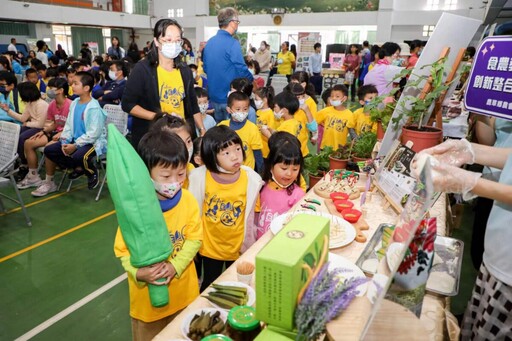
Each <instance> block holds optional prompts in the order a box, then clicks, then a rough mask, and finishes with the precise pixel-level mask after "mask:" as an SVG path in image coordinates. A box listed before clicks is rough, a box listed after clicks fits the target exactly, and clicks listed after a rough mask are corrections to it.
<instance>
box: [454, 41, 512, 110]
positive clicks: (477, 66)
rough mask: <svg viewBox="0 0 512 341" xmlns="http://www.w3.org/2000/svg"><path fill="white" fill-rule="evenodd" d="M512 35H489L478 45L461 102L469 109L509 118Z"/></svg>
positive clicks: (511, 77)
mask: <svg viewBox="0 0 512 341" xmlns="http://www.w3.org/2000/svg"><path fill="white" fill-rule="evenodd" d="M510 51H512V37H510V36H507V37H500V36H497V37H489V38H487V39H485V40H484V41H483V42H482V44H481V45H480V47H479V49H478V51H477V53H476V55H475V59H474V62H473V67H472V69H471V74H470V76H469V82H468V88H467V91H466V96H465V98H464V105H465V106H466V108H467V109H468V110H469V111H472V112H476V113H479V114H484V115H491V116H497V117H501V118H503V119H506V120H512V54H511V53H510Z"/></svg>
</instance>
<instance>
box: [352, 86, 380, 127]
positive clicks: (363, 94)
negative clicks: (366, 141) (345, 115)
mask: <svg viewBox="0 0 512 341" xmlns="http://www.w3.org/2000/svg"><path fill="white" fill-rule="evenodd" d="M377 96H378V91H377V88H376V87H375V86H373V85H371V84H368V85H363V86H362V87H360V88H359V90H358V91H357V97H358V98H359V104H361V108H359V109H357V110H356V111H354V118H355V120H356V134H357V136H359V135H361V134H364V133H367V132H373V133H377V122H372V120H371V119H370V113H369V112H365V110H364V106H365V105H366V104H368V103H370V101H371V100H372V99H374V98H375V97H377Z"/></svg>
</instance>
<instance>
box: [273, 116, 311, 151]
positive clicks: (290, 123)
mask: <svg viewBox="0 0 512 341" xmlns="http://www.w3.org/2000/svg"><path fill="white" fill-rule="evenodd" d="M276 130H277V131H286V132H288V133H290V134H292V135H293V136H295V137H296V138H298V139H299V141H300V150H301V151H302V156H306V155H308V153H309V150H308V140H307V137H306V140H301V136H302V135H301V131H302V130H306V127H303V126H302V124H301V123H300V122H299V121H297V120H296V119H295V118H291V119H289V120H284V121H283V122H282V123H281V125H280V126H279V127H278V128H277V129H276ZM306 136H307V135H306Z"/></svg>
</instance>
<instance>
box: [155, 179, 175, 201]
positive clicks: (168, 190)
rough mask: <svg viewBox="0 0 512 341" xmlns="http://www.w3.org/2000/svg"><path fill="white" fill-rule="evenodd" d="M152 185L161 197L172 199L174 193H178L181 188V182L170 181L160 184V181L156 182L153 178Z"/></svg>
mask: <svg viewBox="0 0 512 341" xmlns="http://www.w3.org/2000/svg"><path fill="white" fill-rule="evenodd" d="M151 181H153V185H154V186H155V191H157V193H158V194H160V195H161V196H163V197H166V198H168V199H172V198H173V197H174V196H175V195H176V193H178V192H179V191H180V189H181V182H170V183H167V184H162V183H160V182H156V181H154V180H151Z"/></svg>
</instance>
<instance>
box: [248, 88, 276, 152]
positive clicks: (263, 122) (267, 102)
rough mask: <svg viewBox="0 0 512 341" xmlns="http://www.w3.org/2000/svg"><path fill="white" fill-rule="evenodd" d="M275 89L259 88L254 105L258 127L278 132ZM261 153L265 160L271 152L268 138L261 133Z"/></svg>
mask: <svg viewBox="0 0 512 341" xmlns="http://www.w3.org/2000/svg"><path fill="white" fill-rule="evenodd" d="M274 96H275V95H274V88H273V87H271V86H266V87H263V88H259V89H258V90H256V91H255V92H254V104H255V105H256V109H258V111H256V125H257V127H258V128H259V129H260V133H261V129H262V128H265V127H268V128H270V129H273V130H276V129H277V126H278V124H279V123H280V122H279V123H278V121H277V120H276V118H275V117H274V111H273V110H272V108H274ZM261 142H262V147H261V153H262V154H263V158H266V157H267V156H268V153H269V152H270V150H269V149H268V137H267V136H265V135H264V134H263V133H261Z"/></svg>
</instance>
